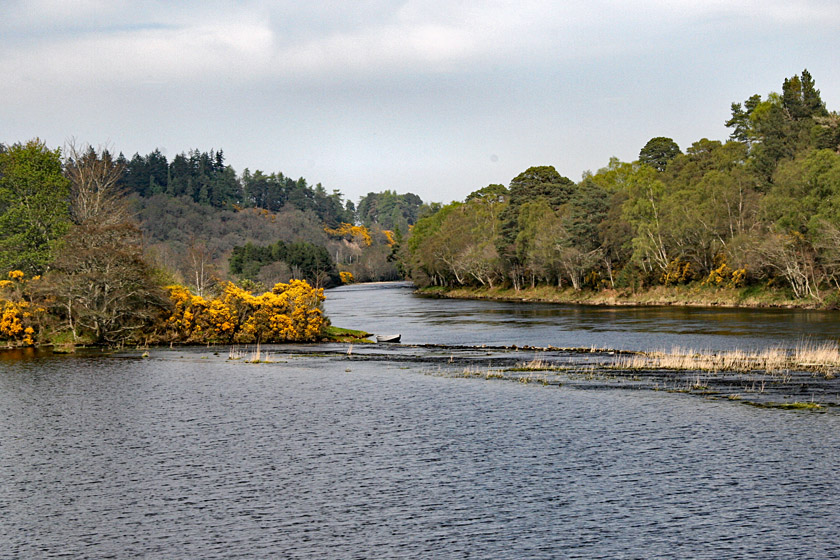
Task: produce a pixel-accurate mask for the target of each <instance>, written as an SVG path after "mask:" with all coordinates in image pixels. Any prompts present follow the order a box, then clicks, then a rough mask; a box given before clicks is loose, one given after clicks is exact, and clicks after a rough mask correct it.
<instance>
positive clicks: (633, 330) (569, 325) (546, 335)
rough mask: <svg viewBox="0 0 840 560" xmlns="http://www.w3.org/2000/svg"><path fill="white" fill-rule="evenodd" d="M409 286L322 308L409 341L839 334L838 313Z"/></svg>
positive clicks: (627, 341) (674, 340) (791, 341)
mask: <svg viewBox="0 0 840 560" xmlns="http://www.w3.org/2000/svg"><path fill="white" fill-rule="evenodd" d="M412 292H413V288H412V286H411V284H408V283H401V282H392V283H384V284H364V285H357V286H345V287H341V288H336V289H333V290H330V291H328V292H327V296H328V298H327V313H328V315H329V316H330V318H331V319H332V321H333V323H334V324H335V325H337V326H343V327H352V328H358V329H362V330H367V331H368V332H372V333H377V334H383V333H401V334H402V337H403V338H402V340H403V342H407V343H415V344H463V345H481V344H487V345H512V344H518V345H520V346H524V345H530V346H556V347H561V348H591V347H596V348H611V349H618V350H659V349H668V350H670V349H671V348H673V347H680V348H694V349H697V350H701V349H702V350H728V349H733V348H739V349H760V348H768V347H777V346H778V347H784V348H789V347H794V346H796V345H797V344H799V343H801V342H802V341H806V342H808V341H810V342H812V343H817V342H822V341H826V340H829V341H833V342H837V341H838V340H840V312H837V311H817V310H804V309H799V310H792V309H737V308H720V307H711V308H708V307H707V308H702V307H679V306H661V307H658V306H643V307H627V306H620V307H610V306H592V305H561V304H547V303H522V302H494V301H476V300H453V299H438V298H429V297H419V296H413V295H412Z"/></svg>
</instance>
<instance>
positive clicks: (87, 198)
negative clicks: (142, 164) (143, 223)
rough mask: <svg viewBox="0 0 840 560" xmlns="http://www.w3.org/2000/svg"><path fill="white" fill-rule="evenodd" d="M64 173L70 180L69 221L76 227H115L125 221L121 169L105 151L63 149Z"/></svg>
mask: <svg viewBox="0 0 840 560" xmlns="http://www.w3.org/2000/svg"><path fill="white" fill-rule="evenodd" d="M66 152H67V153H66V161H65V164H64V170H65V171H64V172H65V174H66V175H67V178H68V179H70V217H71V218H72V220H73V222H74V223H76V224H83V223H91V222H93V223H97V224H100V225H106V224H119V223H123V222H126V221H128V220H129V211H128V207H127V205H126V204H125V198H124V196H123V193H122V189H121V188H120V179H121V177H122V174H123V169H124V168H123V166H122V165H121V164H119V163H118V162H116V161H114V159H113V158H112V157H111V153H110V152H109V151H108V149H107V148H100V149H99V150H98V151H97V150H95V149H94V148H93V147H92V146H90V145H84V146H76V144H75V143H74V142H72V141H71V142H70V144H69V145H68V146H67V149H66Z"/></svg>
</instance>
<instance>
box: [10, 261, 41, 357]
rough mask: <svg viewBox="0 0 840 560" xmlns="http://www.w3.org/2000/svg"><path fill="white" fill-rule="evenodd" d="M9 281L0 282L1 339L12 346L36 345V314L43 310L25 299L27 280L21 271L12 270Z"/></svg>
mask: <svg viewBox="0 0 840 560" xmlns="http://www.w3.org/2000/svg"><path fill="white" fill-rule="evenodd" d="M8 276H9V280H0V339H2V340H4V341H6V342H8V343H10V344H23V345H26V346H32V345H33V344H35V328H34V325H35V318H36V317H35V314H37V313H42V312H43V311H44V310H43V309H41V308H33V306H32V303H31V302H30V301H28V300H27V299H25V298H24V291H25V286H26V282H27V280H26V279H25V278H24V274H23V272H21V271H20V270H12V271H11V272H9V274H8Z"/></svg>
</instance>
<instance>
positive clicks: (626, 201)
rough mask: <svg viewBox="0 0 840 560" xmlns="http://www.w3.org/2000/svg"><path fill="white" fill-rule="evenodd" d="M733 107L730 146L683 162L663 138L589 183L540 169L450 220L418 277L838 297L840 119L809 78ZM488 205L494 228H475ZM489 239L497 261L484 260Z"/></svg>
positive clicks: (438, 229)
mask: <svg viewBox="0 0 840 560" xmlns="http://www.w3.org/2000/svg"><path fill="white" fill-rule="evenodd" d="M731 108H732V118H731V119H730V120H729V121H727V122H726V125H727V126H728V127H730V128H732V129H733V132H732V135H731V137H730V140H729V141H727V142H720V141H717V140H709V139H706V138H703V139H701V140H698V141H696V142H694V143H693V144H691V145H690V146H689V147H688V148H687V149H686V150H685V153H680V152H679V147H678V146H676V144H675V143H674V142H673V140H671V139H669V138H664V137H657V138H653V139H651V140H650V141H649V142H648V143H647V145H646V146H645V147H644V148H643V149H642V151H641V152H640V154H639V161H638V162H634V163H623V162H621V161H619V160H617V159H615V158H613V159H611V160H610V162H609V165H608V166H607V167H605V168H604V169H601V170H599V171H598V172H597V173H595V174H587V175H586V176H585V177H584V178H583V180H582V181H581V182H580V183H578V184H577V185H575V184H574V183H572V182H571V181H569V180H568V179H566V178H563V177H560V176H559V174H557V172H556V170H554V168H551V167H546V166H543V167H532V168H529V169H528V170H526V171H525V172H523V173H521V174H520V175H518V176H517V177H515V178H514V179H513V180H512V181H511V183H510V188H509V189H508V190H507V191H506V190H505V189H504V188H503V187H501V186H500V185H490V186H488V187H485V188H484V189H480V190H478V191H475V192H473V193H471V194H470V195H469V196H468V197H467V203H466V204H456V203H453V204H451V205H449V206H446V207H444V208H442V209H440V210H439V211H438V212H437V213H436V214H432V215H431V216H428V217H426V218H424V219H423V220H420V222H418V224H417V226H415V228H414V231H413V232H412V235H411V237H410V238H409V239H408V242H407V244H406V246H407V247H408V255H409V258H408V261H409V262H408V269H409V270H410V274H411V275H412V278H414V279H415V281H417V282H418V283H420V284H422V285H426V284H433V285H445V286H470V285H472V286H475V285H478V284H482V285H484V284H488V282H487V280H486V277H484V276H482V277H481V278H482V279H481V280H479V279H478V276H477V275H475V274H470V271H471V270H477V269H479V267H478V264H483V265H484V266H485V268H486V267H487V264H488V263H492V267H490V268H491V269H492V270H493V276H492V278H493V282H495V283H499V282H503V283H505V284H506V285H508V286H511V287H513V288H514V290H518V289H520V288H521V287H523V286H525V285H526V284H531V285H536V284H544V285H545V284H552V283H555V284H558V285H562V284H563V283H565V282H570V283H571V284H572V286H573V287H574V288H576V289H583V288H584V287H586V286H589V287H599V286H605V287H617V288H624V287H626V288H631V289H634V290H635V289H638V288H640V287H642V286H651V285H656V284H685V283H691V282H705V285H706V286H715V287H717V288H722V287H729V288H735V287H737V288H739V289H741V286H743V289H744V290H749V289H750V284H751V283H752V284H753V285H756V284H758V283H761V284H762V285H768V284H770V285H774V286H786V287H787V289H789V290H790V293H791V294H792V295H793V296H794V297H798V298H813V299H815V300H817V301H821V300H822V298H823V297H825V294H831V293H834V292H835V291H837V290H838V289H840V155H839V154H840V151H838V150H839V149H840V117H839V116H838V114H837V113H829V112H828V111H827V110H826V108H825V106H824V104H823V102H822V100H821V98H820V93H819V91H818V90H817V89H816V87H815V85H814V81H813V78H812V77H811V76H810V74H809V73H808V72H807V70H806V71H803V72H802V74H801V75H800V76H794V77H791V78H788V79H786V80H785V81H784V83H783V85H782V93H781V94H775V93H771V94H769V95H767V96H766V97H764V98H762V97H761V96H759V95H754V96H752V97H750V98H749V99H747V100H746V101H745V102H744V103H733V104H732V107H731ZM491 201H492V204H488V203H490V202H491ZM482 203H483V204H484V205H485V207H487V208H489V207H494V208H495V209H496V210H495V212H494V213H486V211H485V214H484V216H485V219H486V220H490V221H492V223H493V225H492V227H491V226H484V227H482V228H471V227H469V224H470V223H474V222H475V221H476V218H477V216H479V208H481V206H479V205H480V204H482ZM491 216H492V217H491ZM490 236H492V238H494V239H495V243H494V248H495V249H496V252H495V254H490V253H487V257H488V258H485V259H484V260H483V261H482V260H481V259H476V258H475V255H476V252H475V248H476V247H482V246H486V245H482V243H485V244H486V241H487V239H488V237H490ZM491 256H492V259H490V258H489V257H491Z"/></svg>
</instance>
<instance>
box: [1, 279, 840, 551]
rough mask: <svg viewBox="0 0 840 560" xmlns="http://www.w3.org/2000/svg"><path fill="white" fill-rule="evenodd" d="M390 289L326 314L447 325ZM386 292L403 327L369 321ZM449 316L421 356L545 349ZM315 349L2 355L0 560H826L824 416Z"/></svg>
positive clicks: (830, 492) (839, 428) (834, 460)
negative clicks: (247, 354) (422, 314)
mask: <svg viewBox="0 0 840 560" xmlns="http://www.w3.org/2000/svg"><path fill="white" fill-rule="evenodd" d="M401 290H403V289H402V288H392V287H388V286H386V287H384V288H383V289H373V290H372V289H370V288H369V287H358V288H357V289H356V290H352V289H350V290H347V289H345V290H343V291H341V292H340V293H339V294H335V293H334V292H331V293H329V294H328V297H329V298H330V300H331V303H330V304H329V306H328V309H329V310H330V312H331V313H333V314H334V315H333V317H334V319H335V317H339V318H340V321H335V322H336V324H340V325H343V326H360V327H362V328H369V329H370V330H373V331H383V332H403V333H404V336H405V337H406V338H409V339H411V338H412V337H413V338H414V339H415V340H416V341H420V340H419V339H420V338H422V337H424V336H427V335H423V334H422V331H421V330H420V329H419V328H414V329H408V328H406V325H412V326H417V325H420V324H422V321H421V319H420V318H419V316H418V309H419V308H420V307H422V306H423V305H425V304H426V303H427V302H428V303H429V304H430V305H431V309H432V310H433V311H432V313H433V314H435V315H437V314H438V313H439V312H440V311H441V309H443V306H444V305H447V304H448V303H457V302H445V301H441V300H416V298H413V297H412V296H410V294H409V293H408V292H407V291H401ZM356 292H358V294H356ZM398 294H402V296H400V297H404V301H405V302H406V303H405V305H406V307H405V309H406V312H405V313H400V312H399V311H398V310H393V312H392V313H391V314H390V315H387V314H386V315H383V314H382V313H381V312H380V309H381V306H380V302H381V300H380V299H379V298H380V297H383V298H385V299H390V298H392V297H397V296H398ZM356 295H358V297H357V298H355V296H356ZM337 296H340V297H337ZM354 298H355V299H354ZM415 300H416V301H415ZM354 301H355V303H353V302H354ZM480 304H481V302H467V303H466V305H467V308H469V309H473V310H475V309H480ZM382 305H384V304H382ZM341 306H343V308H344V309H348V308H353V307H355V308H356V309H357V312H356V315H352V314H345V312H341V313H339V309H340V308H341ZM490 306H491V307H494V308H495V307H496V306H495V304H490ZM449 313H452V314H455V312H454V310H453V309H452V308H451V307H450V308H449ZM470 313H471V314H472V315H471V317H472V318H469V317H470V315H467V317H468V318H467V319H464V320H463V321H464V322H463V323H461V324H456V326H455V328H453V329H451V330H447V324H446V323H445V322H442V319H441V318H440V317H439V316H437V318H435V319H434V321H433V322H432V324H431V325H430V326H429V328H428V331H427V332H429V333H437V334H435V336H436V337H439V338H437V339H436V340H423V342H440V341H444V342H447V343H455V342H461V343H463V341H475V342H477V341H478V340H481V341H482V343H484V342H488V341H487V340H486V339H487V338H488V336H490V333H491V330H492V329H491V326H490V323H491V321H489V319H488V317H487V315H494V316H497V317H499V318H500V321H499V322H500V324H501V325H503V326H501V327H500V329H499V330H501V331H507V330H508V329H509V327H510V326H511V325H512V324H518V323H519V322H525V323H528V322H536V323H538V326H526V327H524V328H523V330H530V332H532V333H543V334H539V336H546V337H547V336H549V332H550V331H551V328H550V326H548V324H547V323H548V322H549V320H548V319H547V318H546V317H544V316H541V315H540V313H536V314H535V316H536V318H535V319H534V320H533V321H531V320H530V319H528V317H533V316H532V315H529V314H528V312H527V311H523V312H521V313H522V315H518V314H519V313H520V312H519V311H516V310H514V312H513V313H512V315H513V316H512V317H507V316H505V315H504V314H503V313H502V312H501V311H500V310H498V308H496V309H494V310H493V311H492V312H489V313H486V314H482V312H481V311H480V310H479V311H471V312H470ZM631 313H632V312H631ZM482 315H485V316H484V317H483V319H479V317H480V316H482ZM354 317H355V318H357V319H358V320H355V321H354V320H351V319H353V318H354ZM672 320H673V319H672ZM389 321H390V322H389ZM456 323H457V321H456ZM368 325H370V326H368ZM379 325H383V326H384V327H385V329H379V328H378V326H379ZM470 325H472V327H471V326H470ZM726 328H727V329H728V328H729V326H727V327H726ZM744 328H746V327H744ZM609 330H610V328H609V326H608V325H606V324H603V325H602V326H601V328H600V330H598V329H591V330H586V329H582V330H581V331H580V333H578V334H573V335H568V336H570V338H568V340H569V341H570V343H569V345H574V346H579V345H589V344H590V343H589V342H586V337H585V335H584V334H583V333H586V332H589V333H592V332H595V333H603V332H607V331H609ZM612 330H617V331H619V332H627V327H626V324H625V326H624V327H621V328H620V329H619V328H613V329H612ZM471 331H474V332H473V334H470V333H471ZM707 335H708V336H709V337H710V338H709V339H707V340H708V341H711V340H713V338H712V337H719V336H721V335H719V334H715V335H712V334H707ZM428 336H431V335H428ZM493 336H494V338H493V339H492V341H494V342H507V343H521V341H522V340H524V339H523V338H519V336H520V335H514V334H510V333H506V332H501V333H497V334H495V335H493ZM564 336H566V335H564ZM634 336H636V335H634ZM638 336H640V337H641V336H642V335H638ZM751 336H752V337H753V339H755V340H766V341H767V343H768V344H778V343H779V341H782V340H783V339H782V337H780V336H777V337H776V338H775V339H774V340H770V339H772V338H773V337H765V336H761V335H760V334H759V333H756V334H754V335H751ZM577 337H580V338H577ZM640 339H641V338H640ZM563 340H566V339H563ZM573 340H574V341H578V340H579V341H580V342H574V343H572V342H571V341H573ZM535 342H545V343H551V344H555V345H560V344H565V343H562V342H560V341H559V340H557V339H546V340H542V339H541V340H538V341H533V340H529V343H535ZM592 344H594V343H592ZM710 344H711V342H710ZM598 345H599V346H600V345H601V344H598ZM604 346H618V344H608V343H605V344H604ZM694 346H698V345H697V344H695V345H694ZM335 349H336V348H335V347H334V346H329V345H328V346H324V347H323V352H318V350H319V348H318V347H301V348H300V352H296V351H294V349H292V350H285V351H284V350H283V349H280V348H277V349H275V351H276V352H277V354H276V355H275V357H274V358H273V361H272V362H271V363H260V364H249V363H245V362H244V361H243V360H229V359H228V350H227V349H226V348H225V349H223V348H215V349H214V348H189V349H175V350H169V349H158V350H152V351H151V357H150V358H147V359H143V358H141V357H140V352H126V353H123V354H120V355H111V356H108V355H83V354H77V355H72V356H52V355H49V354H34V353H29V354H27V353H6V354H3V355H0V558H4V559H5V558H59V557H66V558H132V557H144V558H791V557H798V558H837V557H840V537H838V533H837V527H838V523H840V513H838V512H840V480H838V477H837V472H838V471H840V415H838V414H836V413H834V412H829V413H824V414H816V413H809V412H794V411H783V410H774V409H757V408H752V407H746V406H743V405H740V404H737V403H730V402H726V401H707V400H704V399H701V398H697V397H694V396H688V395H681V394H668V393H658V392H649V391H608V390H590V389H586V388H568V387H566V386H561V387H557V386H542V385H535V384H527V385H526V384H520V383H511V382H504V381H487V380H479V379H464V378H453V377H449V376H442V375H436V374H435V372H434V371H429V370H428V369H424V366H420V365H414V364H412V363H411V362H402V361H398V360H394V361H391V360H387V359H361V356H357V355H356V354H354V353H353V352H352V349H351V348H349V347H348V348H347V349H346V351H345V350H344V347H339V349H340V350H341V351H340V352H335ZM304 350H305V351H307V352H309V353H308V354H304V353H303V352H304ZM330 351H333V353H330ZM313 352H315V353H313Z"/></svg>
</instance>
